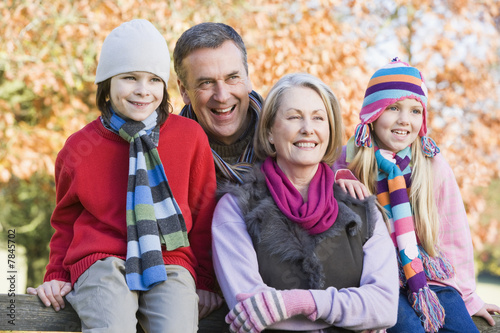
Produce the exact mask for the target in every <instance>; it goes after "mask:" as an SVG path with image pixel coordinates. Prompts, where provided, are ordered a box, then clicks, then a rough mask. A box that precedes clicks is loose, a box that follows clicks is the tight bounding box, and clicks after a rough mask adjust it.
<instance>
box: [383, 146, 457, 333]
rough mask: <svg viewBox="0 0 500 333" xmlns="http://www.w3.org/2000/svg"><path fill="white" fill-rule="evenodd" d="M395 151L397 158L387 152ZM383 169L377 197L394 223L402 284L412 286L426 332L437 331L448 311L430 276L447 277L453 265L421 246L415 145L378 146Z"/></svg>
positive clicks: (411, 297) (410, 290) (412, 296)
mask: <svg viewBox="0 0 500 333" xmlns="http://www.w3.org/2000/svg"><path fill="white" fill-rule="evenodd" d="M387 154H391V155H392V156H390V157H389V159H390V158H391V157H392V159H394V160H395V161H396V163H394V162H393V161H391V160H389V159H387V158H386V157H384V155H386V156H387ZM375 158H376V160H377V166H378V168H379V173H378V180H377V199H378V201H379V203H380V204H381V205H382V206H383V207H384V208H385V211H386V213H387V215H388V217H389V221H390V224H391V238H392V240H393V242H394V245H395V246H396V248H397V249H398V254H399V258H398V259H399V263H400V265H401V267H402V271H403V274H400V279H401V286H402V287H406V288H407V289H408V299H409V301H410V304H412V307H413V309H414V310H415V312H416V313H417V314H418V316H419V317H420V320H421V321H422V323H423V325H424V329H425V331H426V332H437V331H438V330H439V328H441V327H443V325H444V317H445V312H444V308H443V307H442V306H441V304H440V303H439V299H438V297H437V295H436V294H435V293H434V292H433V291H432V290H431V289H430V288H429V286H428V284H427V277H429V278H434V279H441V280H442V279H445V278H449V277H451V276H452V275H453V268H452V267H451V265H450V263H449V262H448V261H447V260H446V259H443V258H432V257H430V256H429V255H428V254H427V253H426V251H425V250H424V248H423V247H422V246H419V245H418V242H417V236H416V233H415V227H414V221H413V214H412V208H411V205H410V200H409V197H408V193H409V190H410V186H411V167H410V161H411V148H410V147H406V148H405V149H403V150H401V151H400V152H398V153H397V154H393V153H392V152H389V151H386V150H380V149H378V147H375Z"/></svg>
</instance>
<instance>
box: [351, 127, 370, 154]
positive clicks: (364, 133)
mask: <svg viewBox="0 0 500 333" xmlns="http://www.w3.org/2000/svg"><path fill="white" fill-rule="evenodd" d="M354 138H355V143H356V146H357V147H368V148H371V147H372V139H371V134H370V126H368V124H363V123H361V124H358V126H356V132H355V134H354Z"/></svg>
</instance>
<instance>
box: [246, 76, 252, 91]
mask: <svg viewBox="0 0 500 333" xmlns="http://www.w3.org/2000/svg"><path fill="white" fill-rule="evenodd" d="M247 90H248V93H249V94H250V93H251V92H252V81H250V78H249V77H248V76H247Z"/></svg>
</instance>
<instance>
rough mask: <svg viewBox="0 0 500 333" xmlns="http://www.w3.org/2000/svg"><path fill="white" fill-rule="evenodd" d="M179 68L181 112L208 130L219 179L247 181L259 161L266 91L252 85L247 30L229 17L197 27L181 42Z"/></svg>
mask: <svg viewBox="0 0 500 333" xmlns="http://www.w3.org/2000/svg"><path fill="white" fill-rule="evenodd" d="M174 68H175V72H176V73H177V77H178V79H177V83H178V85H179V90H180V93H181V95H182V98H183V101H184V103H185V104H186V106H184V108H183V109H182V111H181V115H182V116H185V117H188V118H191V119H194V120H195V121H197V122H198V123H199V124H200V125H201V127H203V129H204V130H205V132H206V133H207V135H208V139H209V142H210V146H211V148H212V153H213V156H214V161H215V166H216V171H217V183H218V184H221V183H223V182H225V181H231V182H240V183H241V182H242V178H241V177H242V174H243V173H244V172H245V171H246V170H248V169H250V168H251V167H252V164H253V163H254V162H255V156H254V153H253V136H254V132H255V126H256V124H257V120H258V118H259V113H260V109H261V107H262V97H261V96H260V95H259V94H257V93H256V92H254V91H252V84H251V82H250V79H249V77H248V64H247V52H246V48H245V44H244V43H243V40H242V39H241V36H240V35H239V34H238V33H237V32H236V31H235V30H234V29H233V28H231V27H230V26H228V25H226V24H223V23H212V22H207V23H201V24H198V25H196V26H194V27H191V28H190V29H188V30H186V31H185V32H184V33H183V34H182V35H181V37H180V38H179V40H178V41H177V43H176V45H175V49H174Z"/></svg>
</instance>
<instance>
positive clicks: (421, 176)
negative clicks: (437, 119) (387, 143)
mask: <svg viewBox="0 0 500 333" xmlns="http://www.w3.org/2000/svg"><path fill="white" fill-rule="evenodd" d="M411 154H412V156H411V161H412V172H411V190H410V196H409V197H410V204H411V207H412V213H413V218H414V221H415V232H416V234H417V237H418V239H419V240H420V243H421V244H422V246H423V247H424V249H425V251H426V252H427V253H428V254H429V255H430V256H433V257H435V256H437V255H438V253H437V250H436V248H437V244H438V232H439V216H438V210H437V206H436V201H435V200H434V190H433V174H432V166H431V163H432V161H431V158H429V157H426V156H425V155H424V153H423V152H422V144H421V142H420V137H417V139H415V141H414V142H413V143H412V144H411ZM348 168H349V169H350V170H351V171H352V172H353V173H354V174H355V175H356V177H357V178H358V179H359V181H361V182H362V183H363V184H365V186H366V187H368V190H369V191H370V193H371V194H376V193H377V189H376V186H377V184H376V181H377V175H378V168H377V162H376V160H375V151H374V148H373V147H372V148H367V147H355V156H354V158H353V160H352V162H351V163H350V164H349V166H348ZM389 231H390V232H391V230H390V228H389Z"/></svg>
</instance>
